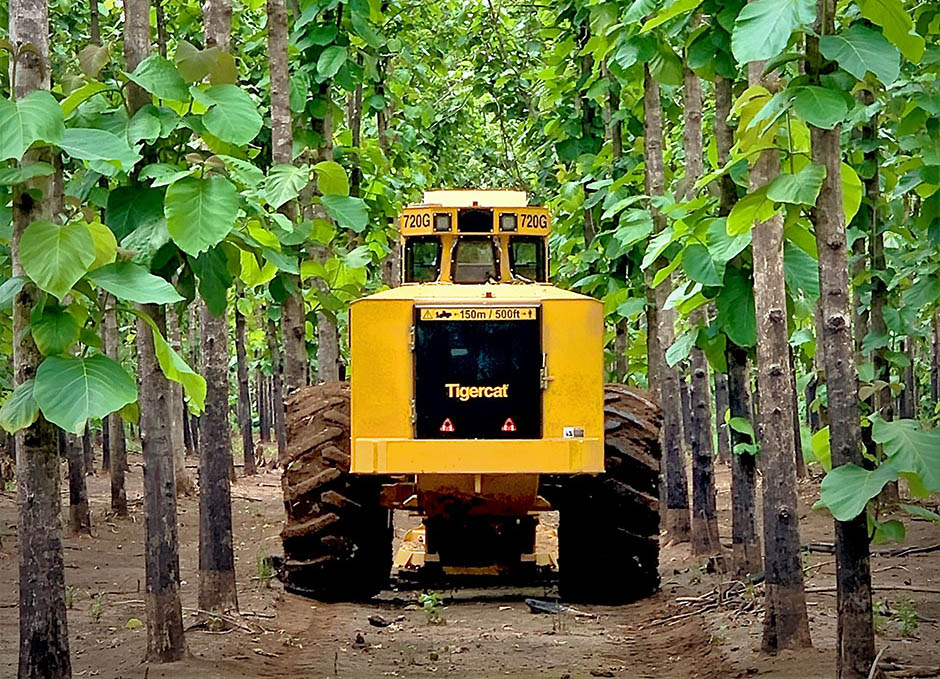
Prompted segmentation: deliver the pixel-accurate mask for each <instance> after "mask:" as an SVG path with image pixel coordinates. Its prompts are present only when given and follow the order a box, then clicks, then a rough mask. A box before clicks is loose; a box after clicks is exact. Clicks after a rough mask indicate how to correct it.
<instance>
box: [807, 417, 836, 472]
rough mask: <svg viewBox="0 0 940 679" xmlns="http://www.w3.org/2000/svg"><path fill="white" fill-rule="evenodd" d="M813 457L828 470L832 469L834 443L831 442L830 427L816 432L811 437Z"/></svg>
mask: <svg viewBox="0 0 940 679" xmlns="http://www.w3.org/2000/svg"><path fill="white" fill-rule="evenodd" d="M810 442H811V449H812V452H813V457H814V458H815V459H816V462H818V463H819V464H820V465H821V466H822V468H823V469H825V470H826V471H827V472H830V471H832V444H831V443H830V442H829V427H828V426H826V427H823V428H822V429H820V430H819V431H817V432H814V433H813V435H812V437H811V438H810Z"/></svg>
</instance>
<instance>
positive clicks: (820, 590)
mask: <svg viewBox="0 0 940 679" xmlns="http://www.w3.org/2000/svg"><path fill="white" fill-rule="evenodd" d="M871 588H872V589H879V590H888V591H892V590H897V591H900V592H920V593H922V594H940V588H937V587H918V586H917V585H872V586H871ZM835 592H836V588H835V586H834V585H833V586H832V587H807V588H806V593H807V594H835Z"/></svg>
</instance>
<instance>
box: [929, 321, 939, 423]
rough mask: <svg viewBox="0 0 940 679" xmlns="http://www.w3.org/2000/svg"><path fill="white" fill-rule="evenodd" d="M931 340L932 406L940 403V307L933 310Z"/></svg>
mask: <svg viewBox="0 0 940 679" xmlns="http://www.w3.org/2000/svg"><path fill="white" fill-rule="evenodd" d="M931 320H932V321H933V322H932V323H931V325H932V326H933V342H932V345H933V346H932V347H931V349H932V350H931V352H930V398H931V400H932V401H933V405H934V407H936V405H937V404H938V403H940V309H938V310H937V311H935V312H934V314H933V318H932V319H931Z"/></svg>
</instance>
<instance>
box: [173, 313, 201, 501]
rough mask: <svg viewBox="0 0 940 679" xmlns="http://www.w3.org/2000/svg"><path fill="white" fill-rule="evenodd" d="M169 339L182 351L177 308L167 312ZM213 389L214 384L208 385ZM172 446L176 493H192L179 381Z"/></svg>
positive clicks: (176, 393) (174, 387)
mask: <svg viewBox="0 0 940 679" xmlns="http://www.w3.org/2000/svg"><path fill="white" fill-rule="evenodd" d="M166 329H167V335H168V337H167V340H168V341H169V343H170V346H171V347H173V349H174V351H176V352H177V353H180V355H182V354H181V352H182V342H181V340H180V322H179V316H178V315H177V312H176V309H174V308H173V307H170V308H169V309H168V310H167V314H166ZM208 388H209V389H212V385H209V386H208ZM169 407H170V446H171V447H172V449H173V468H174V469H175V470H176V493H177V494H178V495H186V496H189V495H192V494H193V493H194V492H195V490H196V489H195V486H194V485H193V481H192V479H191V478H190V477H189V472H187V471H186V436H185V434H184V433H183V417H184V415H183V409H184V408H185V405H184V403H183V385H181V384H180V383H179V382H170V400H169Z"/></svg>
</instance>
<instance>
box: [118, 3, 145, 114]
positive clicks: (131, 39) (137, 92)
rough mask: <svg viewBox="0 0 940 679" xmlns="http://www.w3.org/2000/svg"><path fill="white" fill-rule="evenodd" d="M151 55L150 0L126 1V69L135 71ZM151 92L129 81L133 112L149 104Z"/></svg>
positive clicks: (131, 109) (129, 105)
mask: <svg viewBox="0 0 940 679" xmlns="http://www.w3.org/2000/svg"><path fill="white" fill-rule="evenodd" d="M148 56H150V0H125V2H124V70H126V71H127V72H128V73H131V72H133V70H134V69H135V68H137V65H138V64H140V62H142V61H143V60H144V59H146V58H147V57H148ZM150 101H151V98H150V93H149V92H147V91H146V90H145V89H143V88H142V87H140V86H139V85H137V84H136V83H134V82H128V83H127V105H128V108H129V109H130V112H131V114H133V113H136V112H137V111H138V110H140V109H141V108H143V107H144V106H146V105H147V104H149V103H150Z"/></svg>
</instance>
